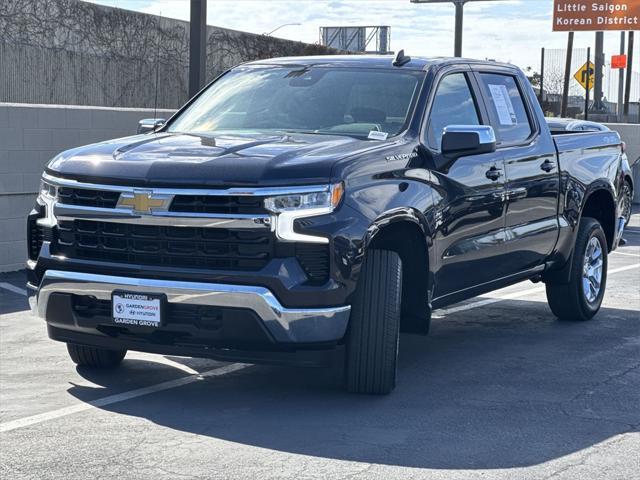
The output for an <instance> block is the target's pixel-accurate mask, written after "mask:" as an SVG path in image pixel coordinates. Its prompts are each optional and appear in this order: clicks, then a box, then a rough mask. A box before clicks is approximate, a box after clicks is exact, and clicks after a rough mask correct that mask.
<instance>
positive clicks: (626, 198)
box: [622, 183, 632, 221]
mask: <svg viewBox="0 0 640 480" xmlns="http://www.w3.org/2000/svg"><path fill="white" fill-rule="evenodd" d="M622 198H623V202H624V203H623V205H622V216H623V217H624V219H625V221H628V220H629V218H630V217H631V203H632V199H631V187H629V185H628V184H627V183H625V185H624V190H623V192H622Z"/></svg>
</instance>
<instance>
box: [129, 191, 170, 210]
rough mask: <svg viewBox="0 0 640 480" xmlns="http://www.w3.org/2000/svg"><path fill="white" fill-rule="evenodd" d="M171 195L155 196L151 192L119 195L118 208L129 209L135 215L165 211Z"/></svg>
mask: <svg viewBox="0 0 640 480" xmlns="http://www.w3.org/2000/svg"><path fill="white" fill-rule="evenodd" d="M172 198H173V195H157V194H154V193H153V192H152V191H148V190H145V191H134V192H133V193H128V192H127V193H121V194H120V199H119V200H118V207H119V208H121V207H128V208H131V209H132V210H133V211H134V212H136V213H146V214H151V213H153V212H154V211H166V210H167V209H168V208H169V204H170V203H171V199H172Z"/></svg>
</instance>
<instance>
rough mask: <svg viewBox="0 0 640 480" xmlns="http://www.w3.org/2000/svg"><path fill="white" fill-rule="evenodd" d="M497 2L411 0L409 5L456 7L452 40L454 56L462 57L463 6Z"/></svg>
mask: <svg viewBox="0 0 640 480" xmlns="http://www.w3.org/2000/svg"><path fill="white" fill-rule="evenodd" d="M492 1H499V0H411V3H453V4H454V5H455V7H456V32H455V40H454V48H453V51H454V55H455V56H456V57H461V56H462V24H463V20H464V5H465V3H468V2H492Z"/></svg>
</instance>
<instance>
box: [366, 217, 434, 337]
mask: <svg viewBox="0 0 640 480" xmlns="http://www.w3.org/2000/svg"><path fill="white" fill-rule="evenodd" d="M400 210H401V211H398V210H396V211H392V212H387V213H386V214H385V215H383V216H381V217H380V218H379V219H378V220H377V221H376V222H374V224H373V225H372V227H371V229H370V235H369V236H368V240H367V242H366V250H365V253H366V251H368V250H371V249H381V250H391V251H394V252H396V253H397V254H398V255H399V256H400V259H401V260H402V272H403V274H402V275H403V278H402V280H403V286H404V287H403V294H402V312H403V315H402V318H403V321H402V324H401V329H402V331H410V332H417V333H426V332H427V331H428V327H429V319H430V314H429V310H430V308H429V298H430V292H431V286H432V275H431V272H430V268H429V267H430V265H431V262H430V259H429V254H430V251H431V249H430V247H431V245H432V236H431V234H430V231H429V229H428V226H427V224H426V220H425V219H424V217H423V216H422V215H420V214H419V213H418V212H415V211H413V210H412V209H400ZM408 286H409V288H407V287H408Z"/></svg>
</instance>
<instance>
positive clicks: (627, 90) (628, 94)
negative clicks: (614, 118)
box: [624, 31, 633, 118]
mask: <svg viewBox="0 0 640 480" xmlns="http://www.w3.org/2000/svg"><path fill="white" fill-rule="evenodd" d="M628 49H629V54H628V55H627V85H626V88H625V92H624V115H625V118H627V117H628V116H629V101H630V100H631V77H632V75H633V31H631V32H629V45H628Z"/></svg>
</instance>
